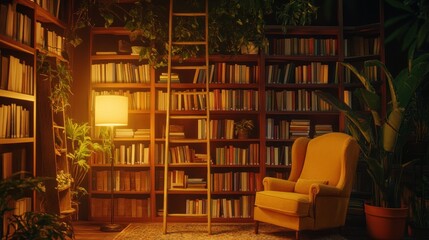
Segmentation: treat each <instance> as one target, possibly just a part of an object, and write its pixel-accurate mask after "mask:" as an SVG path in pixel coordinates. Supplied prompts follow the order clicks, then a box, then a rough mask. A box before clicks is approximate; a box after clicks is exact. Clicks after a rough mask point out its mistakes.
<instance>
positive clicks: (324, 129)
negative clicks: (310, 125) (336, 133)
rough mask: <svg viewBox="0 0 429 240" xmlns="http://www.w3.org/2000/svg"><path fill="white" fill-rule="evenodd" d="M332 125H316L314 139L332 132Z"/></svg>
mask: <svg viewBox="0 0 429 240" xmlns="http://www.w3.org/2000/svg"><path fill="white" fill-rule="evenodd" d="M332 131H333V130H332V125H331V124H316V125H314V137H317V136H320V135H323V134H325V133H330V132H332Z"/></svg>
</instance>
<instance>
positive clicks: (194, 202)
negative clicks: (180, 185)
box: [185, 199, 207, 214]
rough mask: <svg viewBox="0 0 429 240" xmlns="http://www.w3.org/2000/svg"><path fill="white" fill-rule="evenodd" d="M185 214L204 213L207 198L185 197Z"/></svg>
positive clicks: (205, 211)
mask: <svg viewBox="0 0 429 240" xmlns="http://www.w3.org/2000/svg"><path fill="white" fill-rule="evenodd" d="M185 205H186V210H185V213H186V214H206V213H207V199H186V203H185Z"/></svg>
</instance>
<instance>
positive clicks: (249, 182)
mask: <svg viewBox="0 0 429 240" xmlns="http://www.w3.org/2000/svg"><path fill="white" fill-rule="evenodd" d="M327 2H329V3H330V4H327V5H329V6H330V7H331V8H332V9H331V11H330V12H331V13H334V14H331V15H332V16H331V17H332V18H331V19H328V20H324V19H321V20H319V22H316V23H315V24H314V25H311V26H296V27H292V26H291V27H288V28H287V31H286V32H283V31H282V28H281V27H280V26H273V25H269V26H267V27H266V37H267V39H268V41H269V47H268V48H267V49H264V50H263V51H262V50H261V51H260V52H259V53H258V54H244V55H228V56H225V55H211V56H210V57H209V62H210V64H209V65H210V66H209V76H208V80H209V98H210V106H209V109H210V122H209V123H208V124H209V126H210V131H211V132H210V133H208V134H210V152H211V156H210V161H211V167H210V169H211V170H210V172H211V178H210V180H211V181H210V182H211V184H210V186H208V187H210V188H211V189H210V190H211V201H212V202H211V203H212V209H211V215H212V221H213V222H232V221H234V222H237V221H241V222H251V221H252V220H253V215H252V211H253V207H252V206H253V201H254V200H253V199H254V196H255V192H256V191H258V190H262V179H263V177H265V176H276V177H280V178H287V177H288V174H289V170H290V167H291V166H290V149H291V146H292V144H293V141H294V139H295V138H296V137H299V136H309V137H315V136H317V135H319V134H323V133H325V132H329V131H346V122H345V121H346V120H345V117H344V116H343V115H342V114H341V113H339V112H337V111H335V110H334V109H332V108H331V107H330V106H329V105H328V104H326V103H324V102H323V101H321V100H320V99H318V98H317V96H316V94H314V92H315V91H316V90H321V91H326V92H329V93H331V94H333V95H334V96H336V97H338V98H340V99H346V97H347V96H348V95H347V94H348V93H347V91H351V90H353V89H354V88H357V87H361V85H360V83H359V82H357V81H356V79H353V78H350V77H349V76H350V74H349V73H347V72H346V71H345V69H344V68H343V67H342V66H341V65H339V64H337V62H343V61H344V62H350V63H353V64H354V65H356V66H358V67H359V66H363V61H365V60H367V59H380V60H382V61H383V60H384V50H383V38H384V33H383V9H382V5H383V3H382V1H365V4H366V6H368V8H369V9H371V11H370V12H371V13H370V14H369V18H368V19H365V21H358V22H352V21H351V20H350V18H349V15H350V14H354V13H351V12H350V11H351V10H350V9H354V7H355V6H351V5H350V4H351V3H349V1H343V0H333V1H327ZM365 4H363V5H365ZM321 6H322V4H321ZM323 6H326V5H325V4H323ZM365 11H367V10H365ZM361 12H364V9H362V11H361ZM128 34H129V32H128V31H126V30H124V29H123V28H121V27H112V28H93V29H92V31H91V40H90V47H91V50H90V54H91V56H90V61H91V84H90V103H89V104H90V105H89V107H90V117H91V118H92V117H93V115H92V114H93V109H92V106H93V96H94V95H95V94H103V92H115V93H117V94H124V95H128V96H129V98H130V103H131V104H130V106H132V105H133V104H135V105H136V106H143V105H144V106H146V108H144V109H138V110H137V109H133V108H131V109H130V115H129V119H130V124H129V126H128V127H127V128H128V130H121V131H124V132H128V135H127V136H128V137H119V136H116V137H115V140H114V142H115V148H119V150H118V151H119V153H118V154H119V156H120V153H121V150H120V149H121V148H122V149H123V151H124V153H127V149H130V150H129V154H131V155H130V158H131V159H132V158H138V154H137V150H135V152H136V154H137V155H136V156H135V157H133V152H134V150H133V145H135V147H136V149H137V146H140V144H142V145H143V146H144V149H145V151H148V153H147V154H146V155H145V156H147V157H148V158H147V159H146V158H145V163H144V164H143V165H141V164H136V162H135V161H134V162H133V161H132V160H131V161H130V162H127V160H126V161H125V162H126V163H127V164H123V163H122V164H121V163H120V164H118V165H117V169H118V171H120V170H127V171H130V172H134V174H135V172H140V171H143V172H147V175H146V180H147V183H148V186H150V188H148V189H146V190H145V192H139V191H135V190H131V191H124V190H122V189H121V188H120V186H119V188H118V189H119V190H117V192H116V194H115V198H117V200H118V201H119V199H122V198H125V199H131V200H130V201H135V200H140V199H143V200H144V207H143V208H142V209H143V215H141V214H140V213H139V214H140V215H139V216H138V217H137V216H124V217H123V218H120V219H121V220H123V221H128V220H133V221H148V220H151V221H161V220H162V216H163V214H162V209H163V194H164V193H163V189H164V173H163V171H164V163H165V161H166V160H165V156H164V154H165V153H164V143H165V135H164V134H165V123H166V108H165V106H166V105H165V101H166V100H165V99H166V94H167V93H166V88H167V87H166V83H165V82H163V79H164V78H165V76H164V75H165V74H166V73H167V67H161V68H157V69H154V68H152V67H149V66H148V62H147V60H144V59H143V60H140V59H139V56H137V55H132V54H131V53H130V52H124V53H121V52H120V51H119V48H118V42H119V40H128ZM101 39H102V41H100V40H101ZM95 43H97V44H95ZM183 64H192V65H198V64H201V65H203V64H204V59H203V58H198V57H197V58H192V59H187V60H185V61H184V63H183ZM141 66H145V67H141ZM141 69H144V70H141ZM202 72H203V71H199V70H198V69H197V70H195V71H179V70H177V71H175V72H174V73H175V74H174V75H173V76H174V77H175V78H176V76H177V78H178V80H176V81H177V83H174V90H175V91H176V93H175V95H174V96H175V97H174V98H173V106H174V107H173V108H172V110H174V111H181V112H182V113H184V114H193V113H194V112H195V111H196V110H197V111H198V109H199V106H200V101H204V99H199V98H196V97H195V96H197V94H193V93H192V91H193V90H192V89H198V88H199V87H201V88H202V87H203V85H204V84H203V83H201V82H200V79H204V78H203V76H202V75H201V74H202ZM176 74H177V75H176ZM379 81H380V89H379V90H380V91H381V92H384V91H385V90H384V80H383V79H382V78H381V79H379ZM137 96H139V97H137ZM143 96H144V97H143ZM146 104H147V105H146ZM242 119H250V120H252V121H253V123H254V124H255V128H254V129H253V131H252V133H251V134H250V136H249V138H247V139H238V138H237V136H236V135H235V133H234V123H237V122H238V121H240V120H242ZM91 121H93V120H91ZM199 124H201V123H198V122H195V124H185V123H182V122H180V121H179V120H178V121H177V122H176V124H174V125H176V126H173V128H174V132H175V134H177V135H185V136H186V137H188V136H189V137H192V138H199V137H201V136H200V135H199V134H201V133H202V131H199V130H201V129H202V128H203V127H201V126H202V125H199ZM130 129H132V130H130ZM143 129H144V130H143ZM138 132H145V133H146V134H147V135H146V138H138V137H137V136H138V135H139V134H138ZM98 133H99V131H98V130H97V129H96V130H95V131H94V136H95V137H98ZM122 134H124V133H122ZM125 135H126V134H125ZM195 150H198V149H195ZM176 152H177V154H178V155H179V156H180V154H183V152H185V150H183V149H179V148H178V149H177V150H176ZM196 153H198V151H196ZM182 157H183V156H182ZM93 161H94V162H93V164H92V169H91V179H90V202H91V215H90V219H94V220H101V219H104V220H105V219H107V217H108V215H100V214H101V213H103V212H105V213H106V214H108V210H107V209H109V208H108V205H107V206H103V204H102V203H103V201H108V194H107V193H108V192H106V189H105V190H103V191H101V190H100V189H98V188H100V187H102V186H104V185H103V184H101V183H100V182H101V181H103V180H101V179H104V178H106V179H107V178H108V176H105V177H102V176H101V175H102V173H101V172H103V171H105V172H107V170H108V165H107V163H106V162H103V161H104V160H103V157H100V156H96V157H94V160H93ZM118 161H119V160H118ZM118 163H119V162H118ZM197 168H198V167H194V166H188V167H187V169H186V171H190V172H198V170H197ZM173 170H181V169H173ZM357 175H358V176H357V179H363V180H364V179H365V177H362V175H361V174H360V173H359V174H357ZM122 178H123V176H122V175H120V176H119V179H120V180H122ZM365 186H366V184H365V183H359V182H358V181H356V188H355V190H356V192H358V191H359V192H361V190H364V191H362V192H366V191H367V190H368V189H365ZM104 187H109V186H107V185H105V186H104ZM362 187H363V188H362ZM97 189H98V190H97ZM186 194H188V193H186ZM182 195H183V196H182ZM184 195H185V194H180V193H179V194H178V196H177V198H175V199H179V200H178V201H175V202H174V203H171V202H170V204H172V205H169V207H170V208H171V207H173V208H175V209H176V210H177V211H178V212H182V210H183V211H185V210H186V207H187V204H185V202H186V198H189V196H184ZM200 196H201V193H199V192H197V191H196V192H195V194H194V195H193V196H192V198H195V199H198V197H200ZM181 197H182V198H183V199H180V198H181ZM133 199H135V200H133ZM121 201H122V200H121ZM194 204H198V203H197V202H194ZM128 205H129V204H128ZM97 208H100V209H97ZM103 209H104V210H103ZM146 209H147V211H146ZM139 211H140V208H139ZM118 214H119V213H118ZM121 214H122V210H121ZM117 217H119V216H117ZM169 219H171V220H177V221H202V220H201V218H200V219H199V218H196V217H195V218H186V219H188V220H182V218H180V219H178V218H175V217H173V216H171V217H169Z"/></svg>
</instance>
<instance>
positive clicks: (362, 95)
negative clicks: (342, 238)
mask: <svg viewBox="0 0 429 240" xmlns="http://www.w3.org/2000/svg"><path fill="white" fill-rule="evenodd" d="M341 64H342V65H343V66H345V67H346V68H348V69H349V70H350V71H351V72H353V73H354V74H355V75H356V77H357V78H358V79H359V80H360V81H361V83H362V86H363V87H362V88H357V89H355V91H354V96H356V98H357V99H358V100H359V101H360V102H361V104H362V106H364V109H367V110H368V111H369V113H370V114H369V113H365V112H362V111H358V110H354V109H352V108H350V107H349V106H348V105H347V104H345V103H344V102H342V101H339V100H338V99H337V98H336V97H334V96H332V95H331V94H329V93H326V92H322V91H316V94H317V95H318V96H319V97H321V98H322V99H324V100H325V101H327V102H328V103H329V104H331V105H332V106H334V107H335V108H336V109H337V110H339V111H340V112H342V113H344V115H345V116H346V119H347V120H348V122H347V128H348V131H349V132H350V134H351V135H352V136H353V137H354V138H355V139H356V140H357V141H358V143H359V145H360V148H361V153H362V159H363V160H364V162H365V163H366V166H367V168H366V170H367V172H368V173H369V176H370V177H371V179H372V181H373V190H374V192H373V194H372V196H373V199H372V202H371V203H370V204H369V203H368V204H365V213H366V223H367V229H368V232H369V234H370V235H371V237H373V238H377V239H378V238H381V239H396V238H398V237H399V238H401V236H403V235H404V234H403V233H404V231H403V230H404V229H405V223H406V220H407V215H408V209H407V208H406V207H405V208H403V207H402V205H401V204H402V202H401V195H402V185H403V184H402V182H401V177H402V173H403V170H404V168H405V167H407V166H409V165H411V164H412V162H406V163H402V161H401V158H400V156H399V153H400V152H401V149H402V146H401V144H400V143H403V139H400V138H401V137H403V135H400V134H399V131H400V129H401V127H402V125H403V120H404V111H405V109H406V108H407V107H408V104H409V102H410V100H411V98H412V96H413V94H414V93H415V91H416V89H417V88H418V87H419V85H420V83H421V81H422V79H423V78H424V76H426V75H427V74H428V73H429V54H427V55H423V56H421V57H419V58H416V59H414V60H413V61H412V62H411V65H410V66H409V68H406V69H404V70H402V71H401V72H400V73H399V74H398V75H397V76H396V78H393V77H392V75H391V74H390V72H389V71H388V70H387V68H386V67H385V65H384V64H383V63H382V62H380V61H379V60H369V61H366V62H365V64H364V66H365V67H370V66H376V67H378V68H380V69H381V70H383V72H384V73H385V76H386V80H387V84H388V85H387V89H388V90H389V93H390V95H389V98H390V101H387V102H386V105H385V106H381V104H382V103H383V99H382V98H381V96H380V95H379V94H378V92H377V90H376V88H375V87H374V85H373V84H374V82H372V81H370V79H369V77H368V76H367V75H366V74H365V73H361V72H359V71H358V70H357V69H356V68H355V67H354V66H353V65H351V64H348V63H341ZM382 109H385V110H386V116H385V117H384V116H382V113H381V111H382ZM376 209H377V210H381V211H383V212H384V213H383V215H386V214H387V213H386V212H387V211H393V212H396V213H394V214H397V215H398V213H397V212H398V211H402V213H399V215H398V216H399V217H400V218H399V219H395V218H384V219H388V220H389V221H390V223H397V222H396V221H402V223H400V224H403V227H398V226H400V225H396V226H395V227H394V228H393V229H390V230H383V227H382V225H381V224H380V223H377V225H376V226H372V224H373V223H374V222H375V221H376V220H373V219H372V217H373V216H376V213H375V210H376ZM370 211H371V213H369V212H370ZM381 219H382V218H381V217H378V216H377V220H381ZM394 219H395V220H394ZM395 229H396V230H401V231H400V232H396V231H395ZM379 230H381V232H378V231H379ZM383 233H388V234H389V236H382V235H379V234H383Z"/></svg>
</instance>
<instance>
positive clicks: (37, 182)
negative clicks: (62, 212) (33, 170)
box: [0, 173, 74, 240]
mask: <svg viewBox="0 0 429 240" xmlns="http://www.w3.org/2000/svg"><path fill="white" fill-rule="evenodd" d="M22 174H27V175H29V174H28V173H16V174H14V175H12V176H11V177H10V178H8V179H1V180H0V219H4V215H5V214H6V213H7V212H10V211H13V210H14V208H12V207H11V204H10V203H11V202H12V201H16V200H18V199H20V198H23V197H25V196H29V195H31V194H32V191H37V192H39V193H43V192H44V190H43V188H44V187H43V181H44V180H45V179H44V178H34V177H32V176H26V177H24V178H22V177H21V175H22ZM7 221H8V223H9V224H8V227H7V229H6V232H3V227H2V228H0V233H1V234H0V235H1V238H2V239H15V240H18V239H72V238H73V234H74V233H73V229H72V227H71V225H70V224H68V223H66V222H63V221H62V220H61V219H60V218H59V217H58V216H56V215H52V214H48V213H42V212H26V213H24V214H23V215H20V216H18V215H12V216H11V217H9V218H8V219H7Z"/></svg>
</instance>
